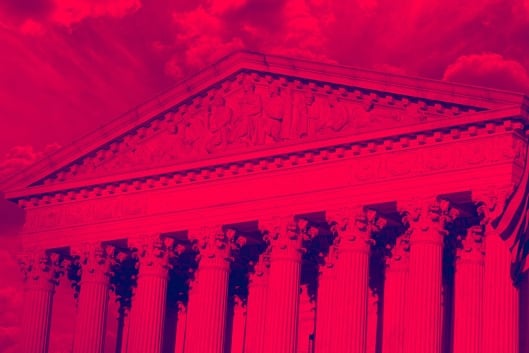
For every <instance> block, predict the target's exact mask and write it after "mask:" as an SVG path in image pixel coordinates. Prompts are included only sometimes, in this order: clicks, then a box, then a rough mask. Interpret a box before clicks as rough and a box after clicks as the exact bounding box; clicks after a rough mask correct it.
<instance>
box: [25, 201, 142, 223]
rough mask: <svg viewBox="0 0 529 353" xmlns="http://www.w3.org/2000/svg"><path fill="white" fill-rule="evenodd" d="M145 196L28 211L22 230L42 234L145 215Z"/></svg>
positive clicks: (66, 204) (81, 202) (74, 203)
mask: <svg viewBox="0 0 529 353" xmlns="http://www.w3.org/2000/svg"><path fill="white" fill-rule="evenodd" d="M147 209H148V194H147V193H145V194H137V195H127V196H126V197H112V198H104V199H89V200H83V201H77V202H69V203H65V204H60V205H53V206H47V207H40V208H33V209H31V210H28V212H27V216H26V222H25V224H24V229H25V230H26V231H31V230H45V229H53V228H60V227H64V226H77V225H82V224H89V223H98V222H107V221H112V220H116V219H125V218H133V217H138V216H142V215H145V214H146V212H147Z"/></svg>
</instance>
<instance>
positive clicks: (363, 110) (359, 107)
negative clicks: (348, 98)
mask: <svg viewBox="0 0 529 353" xmlns="http://www.w3.org/2000/svg"><path fill="white" fill-rule="evenodd" d="M374 108H375V102H373V100H371V99H369V100H365V101H363V102H362V103H361V104H355V105H354V106H353V107H352V109H351V119H352V125H353V126H354V127H355V128H357V129H362V128H365V127H367V126H369V125H371V124H372V122H373V116H372V111H373V109H374Z"/></svg>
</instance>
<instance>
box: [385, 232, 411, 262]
mask: <svg viewBox="0 0 529 353" xmlns="http://www.w3.org/2000/svg"><path fill="white" fill-rule="evenodd" d="M390 251H391V252H390V256H389V257H386V265H387V266H388V267H389V268H393V267H395V266H397V265H398V264H405V263H406V262H407V260H408V259H409V254H410V232H409V231H406V232H404V234H402V235H400V236H398V237H397V238H396V239H395V245H393V246H391V247H390Z"/></svg>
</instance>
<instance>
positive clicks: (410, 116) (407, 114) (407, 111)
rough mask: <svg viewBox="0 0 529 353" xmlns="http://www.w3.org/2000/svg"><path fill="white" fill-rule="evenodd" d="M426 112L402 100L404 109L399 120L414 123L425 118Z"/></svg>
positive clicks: (414, 104)
mask: <svg viewBox="0 0 529 353" xmlns="http://www.w3.org/2000/svg"><path fill="white" fill-rule="evenodd" d="M427 118H428V117H427V116H426V112H425V111H424V110H423V109H421V107H420V106H419V105H418V104H416V103H412V102H410V101H407V100H406V101H404V111H403V113H402V117H401V119H400V120H405V121H411V122H415V123H420V122H423V121H425V120H426V119H427Z"/></svg>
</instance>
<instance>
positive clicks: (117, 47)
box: [0, 0, 529, 155]
mask: <svg viewBox="0 0 529 353" xmlns="http://www.w3.org/2000/svg"><path fill="white" fill-rule="evenodd" d="M528 32H529V6H528V2H527V1H526V0H511V1H500V0H486V1H482V0H479V1H478V0H472V1H469V2H466V3H465V5H464V6H462V5H461V4H460V2H458V1H455V0H449V1H439V0H428V1H413V0H404V1H400V2H393V1H389V0H354V1H338V0H336V1H331V0H229V1H227V0H196V1H186V2H180V1H177V2H167V1H140V0H97V1H87V0H82V1H78V0H75V1H74V0H67V1H59V0H31V1H24V2H21V1H16V0H7V1H5V2H2V4H1V5H0V40H1V41H2V43H4V47H5V51H4V55H3V56H2V57H1V58H0V76H1V77H2V78H4V79H3V80H2V81H1V82H0V101H1V102H2V104H1V105H0V116H1V119H2V122H3V123H4V125H6V126H8V128H7V129H4V131H6V133H5V136H2V137H3V138H2V139H0V155H3V154H5V153H6V152H7V151H9V150H10V149H12V148H13V147H14V146H19V145H32V146H33V147H34V148H35V149H37V150H42V149H44V147H45V146H46V144H49V143H52V142H58V143H60V144H62V145H65V144H68V143H69V142H70V141H71V140H72V139H73V138H74V137H76V136H81V135H83V134H84V133H85V132H86V131H88V130H92V129H94V128H97V127H98V126H100V125H102V124H104V123H105V122H107V121H108V120H110V119H111V118H113V117H115V116H117V115H119V114H120V113H122V112H125V111H126V110H128V109H130V108H132V107H133V106H135V105H137V104H139V103H141V102H143V101H145V100H147V99H148V98H149V97H152V96H153V95H155V94H156V93H157V92H159V91H161V90H165V89H167V88H169V87H171V86H172V85H174V84H175V83H176V82H177V80H178V79H180V78H182V77H183V76H185V75H189V74H192V73H193V72H195V71H196V70H198V69H200V68H202V67H204V66H206V65H208V64H209V63H211V62H213V61H215V60H217V59H219V58H220V57H221V56H224V55H226V54H227V53H229V52H231V51H233V50H237V49H250V50H258V51H263V52H268V53H275V54H282V55H290V56H296V57H304V58H309V59H314V60H319V61H325V62H334V63H339V64H344V65H353V66H361V67H368V68H375V69H382V70H384V71H391V72H400V73H407V74H411V75H421V76H427V77H432V78H437V79H442V78H444V79H447V80H453V81H460V82H466V83H471V84H483V85H488V86H492V87H497V88H501V89H513V90H527V84H526V82H525V80H526V79H527V75H526V73H525V72H526V68H527V67H528V66H529V58H528V55H527V53H528V52H529V42H528V41H527V39H526V38H527V33H528ZM28 127H30V128H28Z"/></svg>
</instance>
